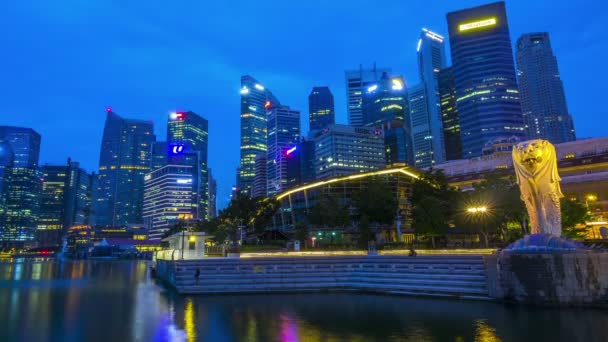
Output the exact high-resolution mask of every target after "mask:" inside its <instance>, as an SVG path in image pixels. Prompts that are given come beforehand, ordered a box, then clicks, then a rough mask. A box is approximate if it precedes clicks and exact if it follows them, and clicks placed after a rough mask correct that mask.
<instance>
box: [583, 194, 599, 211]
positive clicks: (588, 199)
mask: <svg viewBox="0 0 608 342" xmlns="http://www.w3.org/2000/svg"><path fill="white" fill-rule="evenodd" d="M596 200H597V196H595V195H587V196H585V206H586V207H587V211H589V202H595V201H596Z"/></svg>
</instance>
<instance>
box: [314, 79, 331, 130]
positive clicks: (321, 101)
mask: <svg viewBox="0 0 608 342" xmlns="http://www.w3.org/2000/svg"><path fill="white" fill-rule="evenodd" d="M308 120H309V131H314V130H321V129H323V128H325V127H327V126H329V125H333V124H335V123H336V114H335V110H334V95H333V94H332V93H331V91H330V90H329V87H313V88H312V91H311V92H310V95H308Z"/></svg>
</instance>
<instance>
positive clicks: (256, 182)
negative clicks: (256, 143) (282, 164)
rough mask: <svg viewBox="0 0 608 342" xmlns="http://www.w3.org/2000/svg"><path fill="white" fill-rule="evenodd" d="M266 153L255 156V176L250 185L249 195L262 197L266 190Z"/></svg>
mask: <svg viewBox="0 0 608 342" xmlns="http://www.w3.org/2000/svg"><path fill="white" fill-rule="evenodd" d="M267 160H268V159H266V155H265V154H260V155H259V156H257V157H255V177H254V178H253V186H252V187H251V197H263V196H266V193H267V192H268V188H267V187H268V174H267V173H268V165H266V164H267V163H266V161H267Z"/></svg>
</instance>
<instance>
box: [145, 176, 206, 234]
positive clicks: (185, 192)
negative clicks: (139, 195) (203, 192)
mask: <svg viewBox="0 0 608 342" xmlns="http://www.w3.org/2000/svg"><path fill="white" fill-rule="evenodd" d="M196 173H197V171H196V170H195V168H193V167H192V166H190V165H166V166H163V167H161V168H160V169H157V170H154V171H152V172H150V173H148V174H146V175H145V192H144V205H143V218H144V226H145V228H146V229H147V230H148V236H149V238H150V240H160V239H161V238H162V236H163V234H165V232H167V231H168V230H169V229H170V227H171V225H172V224H174V223H175V222H177V221H178V220H180V219H181V220H188V219H193V218H194V217H195V215H197V212H198V195H197V189H196V185H195V184H194V183H195V182H194V178H195V177H196V175H195V174H196Z"/></svg>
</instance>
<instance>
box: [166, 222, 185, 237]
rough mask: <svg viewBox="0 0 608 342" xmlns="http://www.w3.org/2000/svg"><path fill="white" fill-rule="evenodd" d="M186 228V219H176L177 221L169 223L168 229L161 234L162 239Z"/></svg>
mask: <svg viewBox="0 0 608 342" xmlns="http://www.w3.org/2000/svg"><path fill="white" fill-rule="evenodd" d="M187 229H188V224H187V223H186V221H184V220H178V221H177V222H175V223H174V224H172V225H171V227H169V230H168V231H166V232H165V233H164V234H163V236H162V239H164V238H166V237H169V236H171V235H173V234H175V233H179V232H183V231H185V230H187Z"/></svg>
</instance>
